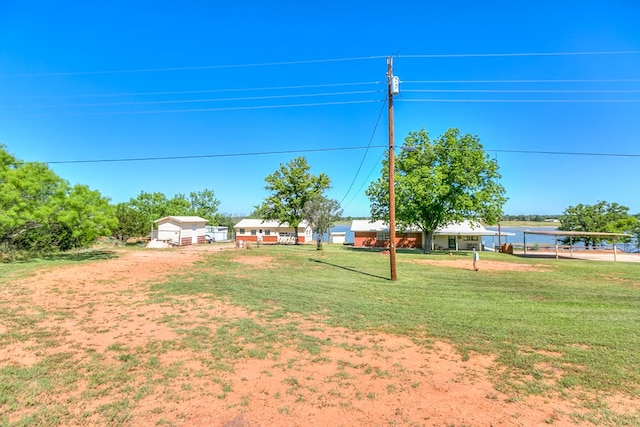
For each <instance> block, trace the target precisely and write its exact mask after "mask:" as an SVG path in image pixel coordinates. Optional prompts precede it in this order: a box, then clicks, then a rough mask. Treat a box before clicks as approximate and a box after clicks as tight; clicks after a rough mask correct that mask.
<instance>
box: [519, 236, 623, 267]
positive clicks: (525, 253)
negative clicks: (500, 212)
mask: <svg viewBox="0 0 640 427" xmlns="http://www.w3.org/2000/svg"><path fill="white" fill-rule="evenodd" d="M527 234H535V235H539V236H553V237H554V238H555V248H556V259H558V237H568V238H569V254H570V255H571V257H572V258H573V238H574V237H576V236H578V237H596V238H597V237H600V238H602V239H611V240H612V241H613V260H614V261H616V258H617V250H616V242H617V241H618V238H619V237H631V236H630V235H629V234H624V233H604V232H596V231H562V230H552V231H529V230H526V231H524V256H527Z"/></svg>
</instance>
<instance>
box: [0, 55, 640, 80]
mask: <svg viewBox="0 0 640 427" xmlns="http://www.w3.org/2000/svg"><path fill="white" fill-rule="evenodd" d="M635 54H640V51H638V50H627V51H599V52H520V53H455V54H415V55H395V56H396V57H398V58H410V59H412V58H482V57H526V56H580V55H635ZM387 56H388V55H376V56H361V57H350V58H333V59H310V60H302V61H280V62H263V63H250V64H228V65H203V66H193V67H161V68H138V69H124V70H98V71H62V72H53V73H24V74H3V75H0V77H2V78H16V77H55V76H74V75H98V74H126V73H156V72H175V71H201V70H219V69H230V68H251V67H272V66H281V65H304V64H322V63H332V62H350V61H365V60H372V59H382V58H387Z"/></svg>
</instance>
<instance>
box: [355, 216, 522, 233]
mask: <svg viewBox="0 0 640 427" xmlns="http://www.w3.org/2000/svg"><path fill="white" fill-rule="evenodd" d="M387 230H389V224H388V223H386V222H385V221H380V220H379V221H369V220H367V219H355V220H353V221H352V222H351V231H354V232H355V231H375V232H378V231H387ZM407 231H419V230H417V229H407ZM434 234H436V235H438V234H440V235H458V234H460V235H476V236H497V235H498V232H497V231H492V230H487V229H486V228H484V227H483V226H482V225H481V224H479V223H477V222H473V221H469V220H464V221H461V222H451V223H449V224H447V225H445V226H443V227H438V228H437V229H436V230H435V231H434ZM501 234H502V235H513V233H505V232H502V233H501Z"/></svg>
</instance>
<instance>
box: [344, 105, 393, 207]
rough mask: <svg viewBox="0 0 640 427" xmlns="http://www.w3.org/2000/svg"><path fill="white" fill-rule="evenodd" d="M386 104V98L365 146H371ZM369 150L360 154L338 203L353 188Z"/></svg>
mask: <svg viewBox="0 0 640 427" xmlns="http://www.w3.org/2000/svg"><path fill="white" fill-rule="evenodd" d="M386 105H387V99H385V102H384V103H383V104H382V107H381V108H380V113H378V118H377V120H376V124H375V125H374V126H373V132H371V137H370V138H369V144H367V147H370V146H371V143H372V142H373V137H374V136H375V134H376V131H377V130H378V125H379V124H380V118H381V117H382V113H383V112H384V107H385V106H386ZM368 152H369V148H367V149H366V150H365V152H364V154H363V155H362V160H360V165H358V170H356V173H355V175H354V176H353V180H352V181H351V184H350V185H349V188H348V189H347V192H346V193H345V194H344V197H342V200H340V202H339V203H338V204H339V205H342V202H344V199H346V198H347V196H348V195H349V192H350V191H351V188H353V184H355V182H356V178H358V174H359V173H360V170H361V169H362V164H363V163H364V159H365V158H366V157H367V153H368Z"/></svg>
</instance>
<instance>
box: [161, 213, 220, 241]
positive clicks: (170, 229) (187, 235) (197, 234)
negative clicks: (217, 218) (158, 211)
mask: <svg viewBox="0 0 640 427" xmlns="http://www.w3.org/2000/svg"><path fill="white" fill-rule="evenodd" d="M153 222H155V223H156V224H157V225H158V240H159V241H163V242H170V243H172V244H174V245H182V246H185V245H196V244H202V243H204V242H205V233H206V225H207V222H208V220H206V219H204V218H200V217H199V216H165V217H164V218H160V219H157V220H155V221H153Z"/></svg>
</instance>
